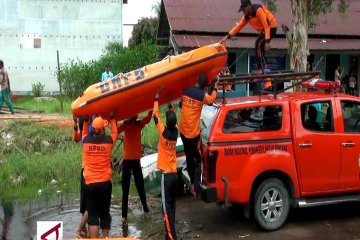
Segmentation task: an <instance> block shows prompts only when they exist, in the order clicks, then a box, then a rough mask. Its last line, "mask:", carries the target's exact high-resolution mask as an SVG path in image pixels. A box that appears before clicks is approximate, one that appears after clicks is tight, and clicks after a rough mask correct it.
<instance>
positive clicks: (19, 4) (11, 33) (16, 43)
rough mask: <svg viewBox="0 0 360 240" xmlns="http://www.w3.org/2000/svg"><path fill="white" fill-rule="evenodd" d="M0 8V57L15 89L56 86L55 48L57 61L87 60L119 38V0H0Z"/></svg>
mask: <svg viewBox="0 0 360 240" xmlns="http://www.w3.org/2000/svg"><path fill="white" fill-rule="evenodd" d="M0 9H1V14H0V59H2V60H3V61H4V62H5V68H6V69H7V70H8V72H9V77H10V81H11V88H12V91H13V92H15V94H16V92H18V93H20V92H31V89H32V87H31V85H32V84H33V83H35V82H41V83H43V84H45V89H44V90H45V91H51V92H52V91H58V88H59V86H58V83H57V79H56V76H55V75H54V73H55V72H56V70H57V63H56V50H59V53H60V63H65V62H67V61H68V60H69V59H80V60H82V61H89V60H91V59H94V58H97V57H99V56H100V55H101V54H102V52H103V49H104V47H105V46H106V44H107V43H108V42H109V41H115V40H116V41H119V40H120V41H121V39H122V17H121V14H122V11H121V10H122V0H120V1H114V0H0ZM34 38H37V39H40V41H41V46H40V48H34ZM35 41H36V40H35ZM37 41H38V40H37ZM100 74H101V73H99V75H100Z"/></svg>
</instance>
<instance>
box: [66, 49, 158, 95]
mask: <svg viewBox="0 0 360 240" xmlns="http://www.w3.org/2000/svg"><path fill="white" fill-rule="evenodd" d="M157 58H158V49H157V47H156V46H155V45H153V44H149V43H147V42H143V43H141V44H140V45H137V46H135V47H134V48H131V49H129V48H124V47H122V45H121V43H117V42H112V43H110V44H109V45H108V46H107V47H106V49H105V52H104V53H103V55H101V56H100V58H99V59H97V60H92V61H89V62H83V61H80V60H76V61H75V60H71V61H70V62H68V63H66V64H65V65H62V66H61V68H60V79H61V84H62V89H63V91H64V94H65V95H66V96H67V97H70V98H72V99H74V98H76V97H77V96H79V95H80V93H81V92H83V91H84V90H85V89H86V88H87V87H88V86H90V85H91V84H94V83H96V82H99V81H100V80H101V74H102V72H104V67H105V65H106V64H110V65H111V71H112V72H113V73H114V75H115V74H118V73H120V72H123V73H125V72H128V71H131V70H134V69H137V68H140V67H142V66H144V65H147V64H150V63H153V62H155V61H157Z"/></svg>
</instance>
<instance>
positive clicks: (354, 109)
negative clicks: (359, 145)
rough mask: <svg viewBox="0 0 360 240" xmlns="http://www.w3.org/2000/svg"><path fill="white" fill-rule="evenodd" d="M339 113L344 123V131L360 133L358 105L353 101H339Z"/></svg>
mask: <svg viewBox="0 0 360 240" xmlns="http://www.w3.org/2000/svg"><path fill="white" fill-rule="evenodd" d="M341 111H342V117H343V121H344V131H345V132H347V133H359V132H360V104H359V103H358V102H353V101H341Z"/></svg>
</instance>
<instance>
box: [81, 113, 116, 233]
mask: <svg viewBox="0 0 360 240" xmlns="http://www.w3.org/2000/svg"><path fill="white" fill-rule="evenodd" d="M113 116H114V115H113V114H111V134H110V136H106V135H105V126H106V125H107V122H106V121H105V120H104V119H102V118H101V117H96V118H95V119H94V120H93V121H92V127H93V134H88V130H89V122H88V119H87V120H86V121H85V122H84V126H83V136H84V138H83V140H82V143H83V161H84V178H85V184H86V210H87V211H88V215H89V218H88V225H89V237H90V238H97V237H98V236H99V225H100V228H101V229H102V237H103V238H106V237H109V230H110V225H111V216H110V203H111V192H112V183H111V174H112V173H111V154H112V149H113V147H114V145H115V142H116V139H117V128H116V121H115V119H114V117H113Z"/></svg>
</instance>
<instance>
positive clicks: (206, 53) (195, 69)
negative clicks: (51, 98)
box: [71, 43, 227, 120]
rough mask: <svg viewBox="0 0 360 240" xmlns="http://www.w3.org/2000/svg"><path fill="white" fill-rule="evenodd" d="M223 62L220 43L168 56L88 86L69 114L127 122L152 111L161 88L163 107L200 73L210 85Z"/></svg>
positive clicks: (191, 83) (224, 50)
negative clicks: (111, 114)
mask: <svg viewBox="0 0 360 240" xmlns="http://www.w3.org/2000/svg"><path fill="white" fill-rule="evenodd" d="M226 61H227V51H226V48H225V47H224V45H222V44H219V43H216V44H212V45H208V46H204V47H201V48H198V49H195V50H192V51H189V52H186V53H183V54H180V55H177V56H169V57H167V58H165V59H164V60H162V61H159V62H156V63H154V64H150V65H147V66H144V67H142V68H140V69H137V70H134V71H131V72H128V73H125V74H118V75H116V76H115V77H113V78H112V79H109V80H107V81H106V82H102V83H96V84H93V85H91V86H89V87H88V88H87V89H86V90H85V91H84V92H83V93H82V94H81V95H80V96H79V97H78V98H77V99H76V100H75V101H74V102H73V103H72V105H71V108H72V112H73V114H74V115H76V116H87V115H92V114H99V115H101V116H102V117H104V118H108V117H109V114H110V113H111V111H112V110H115V118H116V119H117V120H121V119H125V118H129V117H132V116H135V115H137V114H138V113H141V112H143V111H146V110H149V109H151V108H152V107H153V103H154V98H155V95H156V92H157V91H158V89H159V88H161V87H164V88H163V91H162V92H161V93H160V104H163V103H165V102H169V101H173V100H175V99H178V98H180V97H181V95H182V93H183V90H184V89H185V88H186V87H189V86H191V85H194V84H195V83H196V79H197V76H198V75H199V74H200V73H202V72H203V73H206V74H207V76H208V78H209V83H210V82H212V81H213V80H215V79H216V76H217V75H218V74H219V72H220V70H221V69H222V68H223V67H224V65H225V63H226Z"/></svg>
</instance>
